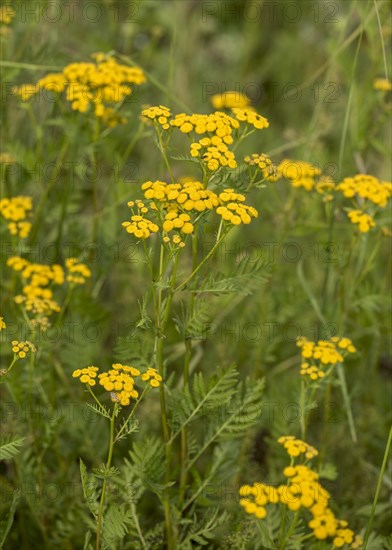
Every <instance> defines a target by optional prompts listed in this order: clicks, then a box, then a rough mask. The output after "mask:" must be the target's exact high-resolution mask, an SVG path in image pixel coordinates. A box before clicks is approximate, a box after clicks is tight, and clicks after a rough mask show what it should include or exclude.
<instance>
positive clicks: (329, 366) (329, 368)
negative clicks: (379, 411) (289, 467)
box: [297, 336, 357, 440]
mask: <svg viewBox="0 0 392 550" xmlns="http://www.w3.org/2000/svg"><path fill="white" fill-rule="evenodd" d="M297 346H298V347H299V348H300V349H301V366H300V371H299V372H300V375H301V378H302V379H301V407H302V408H301V435H302V437H303V438H305V437H306V431H307V426H308V422H309V416H310V410H311V408H313V407H314V398H315V395H316V392H317V390H318V389H319V388H320V386H322V385H324V383H325V381H326V380H328V384H331V379H333V378H338V380H339V384H340V386H341V388H342V393H343V398H344V399H345V405H346V412H347V415H348V422H349V425H350V429H351V434H352V435H353V439H354V440H355V439H356V435H355V428H354V421H353V418H352V413H351V407H350V404H349V402H348V398H347V389H346V382H345V380H346V379H345V376H344V373H343V370H342V365H343V363H344V360H345V358H346V357H347V356H349V355H350V354H353V353H355V352H356V351H357V350H356V348H355V346H354V345H353V343H352V342H351V340H350V339H349V338H346V337H343V338H340V337H338V336H334V337H332V338H330V339H329V340H318V341H317V342H312V341H309V340H308V339H307V338H304V337H302V338H299V339H298V340H297ZM334 375H335V376H334Z"/></svg>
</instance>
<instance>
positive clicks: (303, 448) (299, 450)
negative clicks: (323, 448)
mask: <svg viewBox="0 0 392 550" xmlns="http://www.w3.org/2000/svg"><path fill="white" fill-rule="evenodd" d="M278 443H280V444H281V445H283V447H284V448H285V449H286V451H287V454H288V455H289V456H292V457H294V458H296V457H297V456H299V455H301V454H304V455H305V458H307V459H308V460H310V459H312V458H314V457H316V456H317V455H318V451H317V449H315V448H314V447H312V446H311V445H309V444H308V443H306V442H305V441H302V440H301V439H297V438H296V437H294V436H293V435H282V437H279V439H278Z"/></svg>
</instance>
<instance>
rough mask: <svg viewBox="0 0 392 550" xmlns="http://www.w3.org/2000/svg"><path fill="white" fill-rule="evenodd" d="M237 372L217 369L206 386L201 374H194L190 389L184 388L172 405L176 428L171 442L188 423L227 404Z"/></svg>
mask: <svg viewBox="0 0 392 550" xmlns="http://www.w3.org/2000/svg"><path fill="white" fill-rule="evenodd" d="M237 376H238V373H237V370H236V369H235V367H234V366H231V367H229V368H228V369H225V370H222V369H218V372H217V374H216V375H215V376H213V377H212V378H211V380H210V381H209V382H208V383H207V384H206V383H205V382H204V376H203V374H202V373H201V372H200V373H196V374H195V375H194V377H193V384H192V386H191V388H188V387H186V388H185V389H184V390H183V391H182V392H181V394H179V395H178V396H177V399H176V400H175V402H174V403H173V404H172V407H171V410H172V411H173V418H172V424H173V426H175V427H176V429H174V433H173V435H172V437H171V441H173V440H174V439H175V438H176V437H177V436H178V435H179V434H180V433H181V431H182V430H183V428H184V427H185V426H187V425H188V424H189V423H190V422H192V421H193V420H195V419H196V418H198V417H200V416H201V415H203V414H204V415H206V414H208V413H210V412H211V411H212V410H214V409H217V408H219V407H222V406H223V405H224V404H225V403H227V402H228V401H229V400H230V398H231V396H232V395H233V394H234V393H235V391H236V388H237Z"/></svg>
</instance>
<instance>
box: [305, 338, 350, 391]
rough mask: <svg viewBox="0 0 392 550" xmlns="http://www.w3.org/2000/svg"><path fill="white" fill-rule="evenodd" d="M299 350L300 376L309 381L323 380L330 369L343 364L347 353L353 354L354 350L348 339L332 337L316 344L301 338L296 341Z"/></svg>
mask: <svg viewBox="0 0 392 550" xmlns="http://www.w3.org/2000/svg"><path fill="white" fill-rule="evenodd" d="M297 346H298V347H300V348H301V356H302V363H301V369H300V374H302V375H303V376H307V377H308V378H310V380H318V379H319V378H324V377H325V376H326V375H327V374H328V373H329V372H330V371H329V370H327V369H329V368H330V367H333V366H335V365H336V364H338V363H343V362H344V357H345V356H346V355H347V354H348V353H355V352H356V348H355V347H354V346H353V344H352V342H351V340H350V339H349V338H339V337H337V336H334V337H333V338H331V339H330V340H319V341H318V342H317V343H316V342H312V341H309V340H307V339H306V338H304V337H302V338H299V339H298V341H297Z"/></svg>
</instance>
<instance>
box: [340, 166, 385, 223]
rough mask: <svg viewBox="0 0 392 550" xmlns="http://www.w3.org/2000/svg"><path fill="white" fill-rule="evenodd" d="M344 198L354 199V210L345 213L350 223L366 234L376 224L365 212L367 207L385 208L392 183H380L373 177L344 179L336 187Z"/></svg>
mask: <svg viewBox="0 0 392 550" xmlns="http://www.w3.org/2000/svg"><path fill="white" fill-rule="evenodd" d="M336 190H337V191H340V192H341V193H342V194H343V195H344V196H345V197H346V198H348V199H354V200H355V202H356V204H357V206H358V207H359V208H356V209H355V210H351V211H349V212H348V213H347V216H348V218H349V219H350V221H351V223H353V224H354V225H357V226H358V230H359V231H360V232H361V233H367V232H368V231H370V229H371V228H372V227H375V226H376V223H375V221H374V219H373V216H372V215H371V214H368V213H366V212H365V210H366V208H367V207H370V208H373V205H375V206H376V207H381V208H385V207H386V206H387V204H388V200H389V199H390V197H391V196H392V183H391V182H388V181H380V180H379V179H377V178H376V177H375V176H370V175H367V174H357V175H356V176H353V177H349V178H344V180H343V181H342V182H341V183H339V184H338V185H337V186H336Z"/></svg>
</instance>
